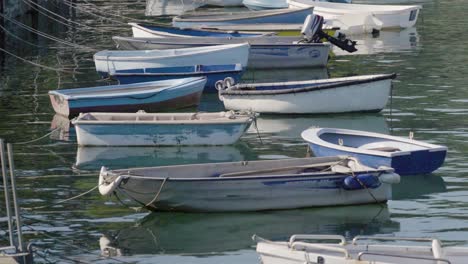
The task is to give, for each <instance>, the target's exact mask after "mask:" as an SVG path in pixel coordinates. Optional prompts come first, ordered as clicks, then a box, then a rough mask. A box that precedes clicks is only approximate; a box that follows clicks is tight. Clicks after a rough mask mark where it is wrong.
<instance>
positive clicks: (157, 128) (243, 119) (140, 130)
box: [72, 111, 255, 146]
mask: <svg viewBox="0 0 468 264" xmlns="http://www.w3.org/2000/svg"><path fill="white" fill-rule="evenodd" d="M254 119H255V114H254V113H235V112H216V113H146V112H144V111H139V112H137V113H85V114H80V115H79V116H78V118H76V119H75V120H73V121H72V124H73V125H75V128H76V137H77V140H78V145H80V146H177V145H229V144H233V143H234V142H236V141H237V140H238V139H239V138H240V137H241V136H242V135H243V134H244V133H245V131H246V130H247V129H248V128H249V126H250V124H251V123H252V122H253V120H254Z"/></svg>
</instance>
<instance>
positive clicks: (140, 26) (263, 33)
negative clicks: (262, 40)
mask: <svg viewBox="0 0 468 264" xmlns="http://www.w3.org/2000/svg"><path fill="white" fill-rule="evenodd" d="M127 24H128V25H130V26H132V27H135V28H137V29H140V30H142V31H145V32H147V33H150V34H153V35H164V36H172V37H179V38H185V37H187V38H191V37H203V36H191V35H184V34H177V33H167V32H165V31H158V30H154V29H151V28H148V27H161V28H168V29H178V30H181V31H184V30H185V31H190V30H191V31H198V32H209V33H217V34H236V33H237V34H246V35H251V37H256V35H258V37H262V36H273V35H275V34H276V33H275V32H266V31H245V30H220V29H209V28H206V29H204V28H191V27H187V28H180V27H173V26H170V25H152V24H144V23H134V22H130V23H127ZM226 37H227V36H226Z"/></svg>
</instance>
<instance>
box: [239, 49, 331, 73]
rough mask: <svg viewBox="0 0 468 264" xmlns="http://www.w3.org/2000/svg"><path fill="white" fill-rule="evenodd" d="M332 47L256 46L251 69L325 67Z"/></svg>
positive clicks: (250, 65)
mask: <svg viewBox="0 0 468 264" xmlns="http://www.w3.org/2000/svg"><path fill="white" fill-rule="evenodd" d="M330 49H331V46H330V45H329V44H327V43H324V44H318V45H310V46H306V45H301V46H294V45H283V46H281V45H278V46H276V47H275V46H265V48H262V47H261V46H255V47H254V48H252V49H251V52H250V56H249V64H248V65H249V68H254V69H288V68H301V67H325V66H326V65H327V63H328V54H329V53H330Z"/></svg>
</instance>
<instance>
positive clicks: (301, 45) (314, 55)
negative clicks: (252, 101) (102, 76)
mask: <svg viewBox="0 0 468 264" xmlns="http://www.w3.org/2000/svg"><path fill="white" fill-rule="evenodd" d="M112 39H113V40H114V42H115V43H116V44H117V47H118V48H121V49H125V50H132V49H137V50H150V49H181V48H193V47H205V46H212V45H225V44H240V43H249V45H250V53H249V57H248V68H249V69H252V68H254V69H273V68H282V69H286V68H301V67H325V66H326V65H327V63H328V54H329V52H330V49H331V45H330V43H307V42H303V41H302V38H300V37H274V36H272V37H258V38H257V37H255V38H218V37H205V38H183V39H181V38H128V37H113V38H112Z"/></svg>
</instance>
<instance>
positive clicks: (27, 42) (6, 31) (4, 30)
mask: <svg viewBox="0 0 468 264" xmlns="http://www.w3.org/2000/svg"><path fill="white" fill-rule="evenodd" d="M0 28H1V29H2V30H3V32H5V33H7V34H8V35H10V36H12V37H13V38H16V39H18V40H19V41H21V42H24V43H26V44H28V45H31V46H34V47H36V48H44V49H52V48H50V47H46V46H40V45H36V44H34V43H32V42H29V41H27V40H24V39H22V38H20V37H19V36H17V35H15V34H14V33H13V32H11V31H9V30H7V29H6V28H4V27H3V26H2V25H0Z"/></svg>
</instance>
